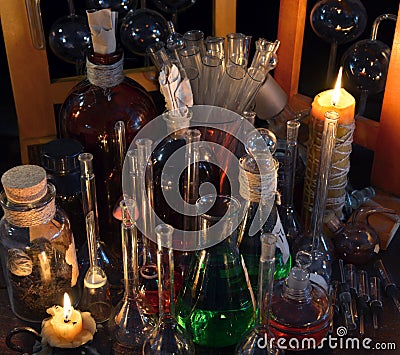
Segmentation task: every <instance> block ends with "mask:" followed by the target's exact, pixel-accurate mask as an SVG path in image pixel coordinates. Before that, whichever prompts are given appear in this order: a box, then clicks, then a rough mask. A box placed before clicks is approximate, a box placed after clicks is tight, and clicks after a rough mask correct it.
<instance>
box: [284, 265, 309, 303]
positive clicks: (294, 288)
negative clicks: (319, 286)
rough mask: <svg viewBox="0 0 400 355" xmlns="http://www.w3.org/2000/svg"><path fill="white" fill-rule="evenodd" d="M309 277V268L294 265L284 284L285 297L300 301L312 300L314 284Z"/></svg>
mask: <svg viewBox="0 0 400 355" xmlns="http://www.w3.org/2000/svg"><path fill="white" fill-rule="evenodd" d="M309 278H310V274H309V272H308V270H306V269H301V268H299V267H297V266H295V267H293V268H292V270H290V273H289V276H288V277H287V279H286V281H285V282H284V284H283V297H284V298H286V299H289V300H292V301H295V302H298V303H308V302H310V300H311V290H312V286H311V283H310V280H309Z"/></svg>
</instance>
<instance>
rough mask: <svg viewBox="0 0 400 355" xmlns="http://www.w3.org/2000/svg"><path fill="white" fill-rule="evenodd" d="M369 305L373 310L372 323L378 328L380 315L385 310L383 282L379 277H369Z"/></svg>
mask: <svg viewBox="0 0 400 355" xmlns="http://www.w3.org/2000/svg"><path fill="white" fill-rule="evenodd" d="M369 295H370V301H369V307H370V308H371V312H372V323H373V325H374V329H378V328H379V326H378V316H379V315H380V314H381V313H382V312H383V304H382V298H381V282H380V280H379V279H378V278H377V277H375V276H374V277H370V278H369Z"/></svg>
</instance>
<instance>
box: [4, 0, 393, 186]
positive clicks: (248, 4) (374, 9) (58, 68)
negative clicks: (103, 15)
mask: <svg viewBox="0 0 400 355" xmlns="http://www.w3.org/2000/svg"><path fill="white" fill-rule="evenodd" d="M216 1H218V0H216ZM362 2H363V4H364V6H365V8H366V9H367V14H368V22H367V27H366V29H365V31H364V33H363V34H362V35H361V37H359V38H358V39H356V40H354V41H352V42H350V43H348V44H346V45H340V46H339V47H338V55H337V61H338V62H339V61H340V58H341V56H342V54H343V52H344V51H345V50H346V49H347V48H348V47H349V46H351V45H352V44H353V43H355V42H356V41H358V40H361V39H365V38H369V37H370V33H371V27H372V23H373V21H374V19H375V18H376V17H377V16H379V15H381V14H384V13H392V14H397V11H398V6H399V2H398V0H382V1H376V0H363V1H362ZM316 3H317V1H316V0H309V1H308V18H307V21H306V29H305V36H304V46H303V57H302V63H301V75H300V87H299V92H300V93H302V94H305V95H307V96H310V97H313V96H314V95H315V94H317V93H318V92H320V91H323V90H325V89H327V87H326V84H325V80H326V72H327V66H328V58H329V51H330V44H329V43H326V42H324V41H323V40H322V39H320V38H319V37H317V36H316V34H315V33H314V32H313V30H312V28H311V26H310V21H309V13H310V11H311V9H312V7H313V6H314V5H315V4H316ZM85 6H86V5H85V1H84V0H80V1H77V0H75V7H76V13H78V14H82V15H84V11H85ZM41 7H42V17H43V26H44V30H45V34H46V36H47V35H48V32H49V29H50V27H51V25H52V24H53V23H54V21H56V20H57V19H58V18H60V17H61V16H65V15H67V14H68V6H67V1H66V0H64V1H53V0H42V1H41ZM147 7H148V8H151V9H156V8H155V7H154V5H153V4H152V1H151V0H147ZM278 12H279V1H276V0H275V1H259V0H237V32H242V33H245V34H247V35H251V36H252V37H253V42H254V41H255V40H257V39H258V38H260V37H263V38H266V39H269V40H271V41H273V40H275V39H276V38H277V24H278ZM162 14H163V16H164V17H165V18H166V19H167V20H170V19H171V14H169V13H162ZM394 28H395V24H394V22H393V21H384V22H382V24H381V26H380V28H379V33H378V39H379V40H381V41H383V42H384V43H386V44H388V45H389V46H391V43H392V39H393V34H394ZM192 29H200V30H202V31H203V32H204V33H205V36H208V35H211V34H212V0H197V1H196V3H195V4H194V5H193V6H192V7H190V8H189V9H187V10H185V11H183V12H180V13H179V14H178V22H177V26H176V30H177V32H180V33H184V32H186V31H188V30H192ZM0 30H1V29H0ZM253 50H254V49H253ZM47 55H48V60H49V71H50V75H51V78H53V79H54V78H60V77H65V76H72V75H75V67H74V65H71V64H67V63H65V62H63V61H62V60H60V59H58V58H57V57H56V56H55V55H54V54H53V53H52V52H51V50H50V49H49V48H47ZM278 56H279V51H278ZM0 59H1V60H0V82H1V90H0V152H1V158H0V175H1V174H2V173H3V172H4V171H6V170H7V169H9V168H10V167H12V166H15V165H18V164H20V152H19V142H18V124H17V119H16V114H15V108H14V103H13V96H12V89H11V82H10V77H9V73H8V66H7V57H6V53H5V48H4V42H3V36H2V33H1V32H0ZM143 63H144V61H143V57H139V56H136V55H134V54H132V53H129V52H128V51H126V50H125V67H126V68H133V67H141V66H143ZM278 65H279V64H278ZM354 95H355V96H356V98H357V93H354ZM382 97H383V94H382V93H381V94H377V95H373V96H370V97H369V99H368V105H367V111H366V116H367V117H369V118H373V119H376V120H378V119H379V118H378V117H379V113H380V107H381V102H382ZM359 150H362V149H361V148H359V147H354V152H355V153H356V152H358V151H359ZM355 153H354V154H353V155H355ZM372 156H373V155H372V152H364V153H363V158H362V159H361V161H360V160H359V159H353V163H352V166H353V165H354V166H358V168H362V169H364V170H365V174H366V175H368V174H369V168H370V162H371V161H372ZM354 160H355V161H354ZM367 183H368V179H367V180H366V181H365V182H364V184H367ZM361 184H362V183H358V182H356V185H361Z"/></svg>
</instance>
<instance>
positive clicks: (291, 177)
mask: <svg viewBox="0 0 400 355" xmlns="http://www.w3.org/2000/svg"><path fill="white" fill-rule="evenodd" d="M286 127H287V136H286V150H285V162H284V185H283V195H282V205H283V207H285V208H292V207H293V192H294V182H295V176H296V160H297V136H298V132H299V127H300V122H298V121H295V120H292V121H288V122H287V123H286Z"/></svg>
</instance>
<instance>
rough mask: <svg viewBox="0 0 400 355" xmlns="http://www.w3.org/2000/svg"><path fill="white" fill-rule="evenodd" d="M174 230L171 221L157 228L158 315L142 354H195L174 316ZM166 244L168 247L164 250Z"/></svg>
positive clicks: (189, 340)
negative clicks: (155, 325) (156, 322)
mask: <svg viewBox="0 0 400 355" xmlns="http://www.w3.org/2000/svg"><path fill="white" fill-rule="evenodd" d="M172 233H173V228H172V227H171V226H170V225H168V224H159V225H158V226H157V227H156V234H157V241H158V242H157V246H158V250H157V270H158V300H159V307H158V309H159V318H158V324H157V327H156V328H155V330H154V332H153V333H152V334H151V335H150V337H149V338H147V339H146V341H145V343H144V345H143V354H154V355H156V354H157V355H158V354H164V355H167V354H171V355H172V354H176V355H178V354H181V355H183V354H188V355H191V354H193V353H194V346H193V344H192V342H191V339H190V338H189V336H188V335H187V334H185V331H184V329H183V328H182V327H181V326H180V325H178V323H177V322H176V319H175V288H174V283H175V280H174V279H175V277H174V251H173V249H172ZM163 245H165V246H166V248H164V249H163Z"/></svg>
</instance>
